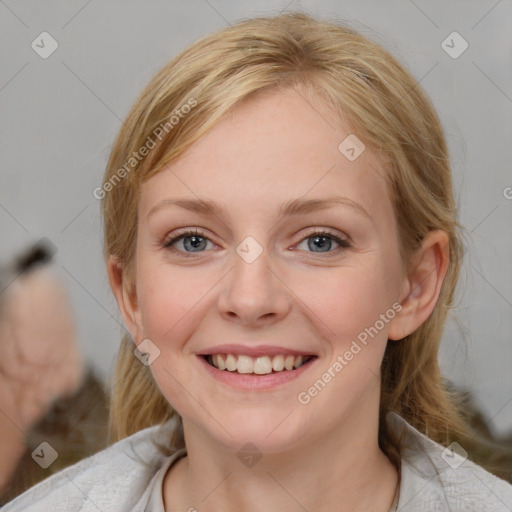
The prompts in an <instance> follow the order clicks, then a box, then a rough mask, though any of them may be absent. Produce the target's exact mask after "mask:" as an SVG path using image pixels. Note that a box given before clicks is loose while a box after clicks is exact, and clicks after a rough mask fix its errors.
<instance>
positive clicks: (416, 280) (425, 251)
mask: <svg viewBox="0 0 512 512" xmlns="http://www.w3.org/2000/svg"><path fill="white" fill-rule="evenodd" d="M449 249H450V248H449V237H448V234H447V233H446V232H445V231H442V230H436V231H431V232H429V233H428V235H427V236H425V238H424V240H423V243H422V244H421V247H420V248H419V249H418V251H417V253H416V259H415V265H414V268H413V269H412V270H411V271H410V273H409V275H408V276H407V277H406V282H405V283H404V289H405V294H404V295H405V296H404V298H403V300H402V301H401V304H402V310H401V311H400V312H399V314H398V315H397V316H396V317H395V318H394V319H393V321H392V322H391V324H390V326H389V331H388V339H391V340H401V339H403V338H405V337H406V336H408V335H409V334H411V333H413V332H414V331H416V330H417V329H418V328H419V327H420V326H421V325H422V324H423V323H424V322H425V321H426V320H427V318H428V317H429V316H430V315H431V313H432V311H433V310H434V308H435V305H436V303H437V300H438V298H439V295H440V293H441V286H442V284H443V281H444V279H445V277H446V272H447V270H448V264H449V262H450V250H449Z"/></svg>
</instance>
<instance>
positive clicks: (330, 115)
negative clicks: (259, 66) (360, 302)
mask: <svg viewBox="0 0 512 512" xmlns="http://www.w3.org/2000/svg"><path fill="white" fill-rule="evenodd" d="M354 136H355V137H357V135H356V134H353V133H351V131H350V130H349V129H348V128H347V127H345V126H344V125H343V123H342V122H341V120H340V119H339V117H338V116H337V115H336V114H335V113H334V112H333V111H332V110H330V109H329V107H328V106H327V104H326V102H325V101H324V100H323V99H321V98H320V97H318V96H315V97H313V98H307V97H306V96H305V94H304V93H303V92H300V91H298V90H294V89H286V90H284V91H277V90H266V91H260V92H258V93H256V94H254V95H252V96H251V97H249V98H247V99H246V100H244V101H243V102H242V103H241V104H239V105H237V106H236V107H235V108H234V109H232V110H231V111H230V112H229V113H228V114H227V115H226V116H224V118H223V119H221V120H220V121H219V123H217V124H216V125H215V126H214V128H213V129H211V130H210V131H209V132H208V133H206V134H205V135H204V136H203V137H201V138H200V139H199V140H198V141H196V142H195V143H194V144H193V145H192V146H191V147H190V148H189V149H188V150H187V151H186V152H185V153H184V154H183V155H182V156H181V157H180V158H179V159H178V160H177V161H175V162H173V163H172V164H170V165H169V166H168V167H167V169H166V170H163V171H161V172H160V173H158V174H156V175H155V176H153V177H152V178H151V179H149V180H148V181H147V182H146V183H145V184H144V185H143V187H142V194H141V202H140V210H141V214H142V216H143V215H144V214H145V213H147V212H148V211H149V210H150V209H151V208H152V207H153V206H154V205H155V203H157V202H159V201H162V200H165V199H166V198H168V197H170V196H172V197H173V198H174V197H185V198H188V199H206V200H210V201H215V202H216V203H218V204H219V205H221V206H222V208H223V209H225V210H227V211H231V212H232V213H233V218H235V217H236V215H238V214H244V213H247V214H250V213H251V212H252V213H255V212H256V211H258V210H261V209H266V210H273V209H277V208H278V207H279V206H280V205H281V204H282V203H283V202H287V201H289V200H292V199H295V198H299V197H303V198H305V199H308V198H319V197H326V196H333V195H342V196H345V197H349V198H350V199H352V200H353V201H355V202H358V203H360V204H361V205H362V206H363V207H364V208H365V209H366V210H367V211H368V212H369V213H370V215H371V216H372V217H374V218H376V219H378V218H389V215H392V208H391V200H390V198H389V195H388V191H387V186H386V182H385V169H384V167H383V166H382V164H381V162H380V161H379V160H378V158H377V157H376V156H375V154H374V153H373V152H372V151H371V150H370V148H365V149H364V150H363V147H362V146H361V145H359V143H358V139H357V138H354ZM347 137H348V139H347ZM340 144H341V146H340ZM351 148H353V149H354V151H351ZM347 149H348V150H349V152H348V153H347ZM361 151H362V152H361ZM359 152H361V153H360V154H359ZM358 154H359V155H358ZM354 155H355V156H356V157H357V158H355V159H354V158H353V156H354ZM348 157H350V158H348ZM269 213H274V212H269Z"/></svg>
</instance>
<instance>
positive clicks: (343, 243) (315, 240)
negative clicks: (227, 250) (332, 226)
mask: <svg viewBox="0 0 512 512" xmlns="http://www.w3.org/2000/svg"><path fill="white" fill-rule="evenodd" d="M180 241H182V242H183V248H184V250H181V249H176V248H175V247H173V246H174V245H175V244H177V243H178V242H180ZM305 241H308V242H307V247H308V249H310V252H315V253H329V252H334V251H332V250H331V249H332V245H333V242H334V243H335V244H338V246H339V247H335V248H334V249H338V248H340V247H343V248H348V247H350V246H351V245H350V243H349V242H348V240H344V239H341V238H339V237H338V236H336V235H334V234H333V233H329V232H328V231H314V232H312V233H310V234H309V235H308V236H307V237H305V238H303V239H302V241H301V244H302V243H304V242H305ZM208 242H210V243H211V241H210V240H209V239H208V238H206V237H205V236H204V233H203V232H201V231H199V230H193V231H192V230H189V231H185V232H184V233H181V234H180V235H178V236H176V237H174V238H172V239H170V240H168V241H166V242H164V245H163V246H164V248H168V249H171V250H173V251H177V252H179V253H181V254H182V255H183V256H185V257H193V256H192V255H193V253H197V252H204V250H205V249H206V247H207V245H208ZM324 249H325V250H324ZM187 253H188V254H187Z"/></svg>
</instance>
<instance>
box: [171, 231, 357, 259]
mask: <svg viewBox="0 0 512 512" xmlns="http://www.w3.org/2000/svg"><path fill="white" fill-rule="evenodd" d="M191 236H197V237H201V238H204V239H205V240H209V241H211V240H210V239H209V238H208V237H205V236H204V233H203V232H202V231H199V230H198V229H195V230H188V231H185V232H183V233H180V234H179V235H177V236H175V237H173V238H171V239H170V240H166V241H164V243H163V247H164V249H170V250H172V251H173V252H178V253H180V254H181V255H183V256H184V257H185V258H195V257H196V256H194V255H195V254H200V252H199V253H188V252H187V251H179V250H177V249H175V248H174V247H172V246H173V245H174V244H175V243H176V242H177V241H178V240H181V239H182V238H188V237H191ZM315 236H324V237H327V238H330V239H331V240H334V241H335V242H336V243H337V244H339V245H340V247H338V248H337V249H342V248H343V249H348V248H349V247H351V244H350V243H349V241H348V240H346V239H343V238H339V237H338V236H336V235H335V234H334V233H330V232H329V231H326V230H316V231H312V232H311V233H309V234H308V235H306V236H305V237H304V238H302V239H301V240H300V242H303V241H304V240H307V239H308V238H313V237H315ZM300 242H299V243H300ZM311 252H312V251H311ZM333 252H336V249H334V250H333V251H328V252H326V253H313V254H332V253H333Z"/></svg>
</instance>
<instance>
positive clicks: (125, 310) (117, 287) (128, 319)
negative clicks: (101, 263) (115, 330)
mask: <svg viewBox="0 0 512 512" xmlns="http://www.w3.org/2000/svg"><path fill="white" fill-rule="evenodd" d="M107 274H108V280H109V284H110V288H111V289H112V292H113V294H114V296H115V298H116V301H117V305H118V307H119V311H120V312H121V315H122V317H123V320H124V323H125V325H126V328H127V329H128V330H129V331H130V334H131V336H132V339H133V340H134V342H135V343H138V341H140V340H142V338H143V336H142V324H141V321H140V310H139V305H138V302H137V295H136V291H135V287H133V288H134V289H133V290H131V289H129V286H128V279H127V277H128V276H127V275H126V274H125V269H124V267H123V264H122V263H121V262H120V261H119V259H118V258H116V257H115V256H113V255H110V257H109V260H108V263H107Z"/></svg>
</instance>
